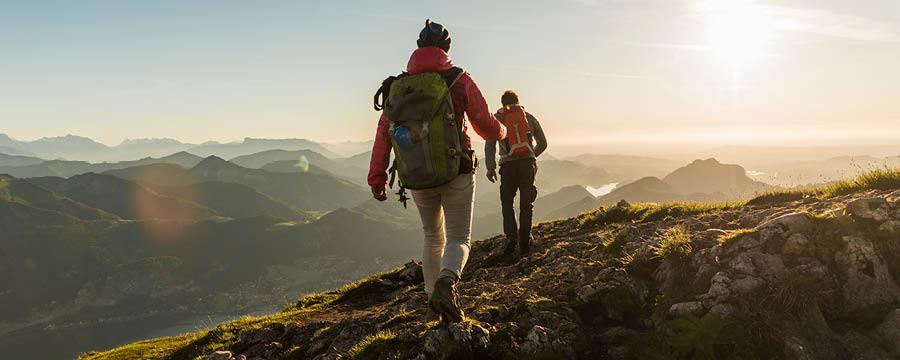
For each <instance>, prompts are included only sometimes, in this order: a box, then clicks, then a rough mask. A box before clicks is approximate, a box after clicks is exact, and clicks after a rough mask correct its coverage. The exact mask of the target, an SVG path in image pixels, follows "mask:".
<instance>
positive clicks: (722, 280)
mask: <svg viewBox="0 0 900 360" xmlns="http://www.w3.org/2000/svg"><path fill="white" fill-rule="evenodd" d="M730 285H731V278H729V277H728V274H727V273H725V272H724V271H719V272H717V273H716V274H715V275H713V277H712V280H711V281H710V285H709V290H708V291H707V292H706V294H703V295H700V296H699V298H700V299H701V300H703V301H708V302H711V303H713V304H717V303H720V302H722V301H725V300H726V299H728V297H730V296H731V289H730V288H729V287H730Z"/></svg>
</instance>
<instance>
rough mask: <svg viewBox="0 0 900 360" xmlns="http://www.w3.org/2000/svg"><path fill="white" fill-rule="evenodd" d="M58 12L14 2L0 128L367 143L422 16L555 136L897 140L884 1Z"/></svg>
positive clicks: (67, 7) (152, 7) (657, 140)
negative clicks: (386, 87) (380, 89)
mask: <svg viewBox="0 0 900 360" xmlns="http://www.w3.org/2000/svg"><path fill="white" fill-rule="evenodd" d="M512 4H516V5H517V6H516V11H515V12H510V11H508V9H509V7H510V6H512ZM45 5H46V4H43V3H42V2H33V3H28V4H16V5H12V6H10V7H8V8H7V9H5V11H4V13H3V14H0V24H2V25H0V29H3V32H4V33H6V34H7V35H6V36H5V37H4V40H6V44H7V45H6V46H5V47H6V50H7V51H6V54H5V55H4V56H3V57H2V58H0V65H2V66H3V68H4V69H5V70H3V71H0V74H2V77H3V78H4V83H5V86H4V88H3V89H0V118H2V119H4V120H3V128H2V131H0V132H5V133H7V134H10V136H13V137H15V138H17V139H23V140H28V139H35V138H40V137H43V136H57V135H61V134H66V133H71V134H76V135H80V136H86V137H90V138H92V139H95V140H97V141H100V142H102V143H104V144H107V145H116V144H118V143H119V142H121V140H122V139H123V138H159V137H170V138H176V139H179V140H181V141H185V142H189V143H200V142H203V141H207V140H215V141H220V142H229V141H233V140H238V139H242V138H244V137H254V138H308V139H316V140H319V141H325V142H341V141H345V140H351V141H365V140H369V139H371V137H372V133H373V130H374V126H375V120H376V119H377V113H376V112H374V111H373V110H372V109H371V97H372V93H373V92H374V90H375V88H376V87H377V86H378V84H379V83H380V81H381V80H382V79H383V78H384V77H385V76H387V75H391V74H395V73H397V72H399V71H400V70H402V69H403V67H404V65H405V63H406V60H407V58H408V56H409V53H410V52H411V51H412V50H413V49H414V44H415V39H416V36H417V34H418V31H419V29H420V28H421V26H422V22H423V20H424V19H425V18H427V17H432V18H434V19H435V20H437V21H440V22H442V23H444V24H445V25H446V26H448V28H449V29H450V31H451V33H452V36H453V39H454V42H453V48H452V51H451V56H452V57H453V58H454V60H455V61H456V62H457V63H458V64H459V65H460V66H462V67H464V68H465V69H466V70H468V71H469V72H471V73H472V75H473V76H474V78H475V79H476V81H477V82H478V83H479V85H480V86H481V88H482V90H483V91H484V93H485V96H486V97H487V99H488V102H489V104H490V106H491V107H492V108H493V107H496V106H497V105H498V103H499V101H498V97H499V93H500V92H501V91H502V90H503V89H506V88H513V89H516V90H518V91H519V92H520V94H521V97H522V101H523V104H525V106H526V107H527V108H528V109H529V111H531V112H533V113H534V114H535V115H537V116H538V117H539V118H540V119H541V120H542V123H543V124H544V128H545V130H546V131H547V132H548V134H549V135H551V141H552V142H553V143H557V144H589V145H602V144H612V145H615V144H623V145H622V146H623V147H624V146H628V145H640V144H648V143H649V144H657V145H660V144H672V145H675V146H680V145H681V144H688V145H690V144H694V143H697V144H701V145H703V146H716V145H760V146H771V145H803V146H809V145H817V144H818V145H821V143H834V144H844V145H869V144H872V143H884V144H885V145H890V144H891V143H897V140H898V139H900V107H897V106H896V94H898V93H900V71H897V69H896V64H897V63H898V60H900V25H898V24H900V4H898V3H896V2H892V1H888V0H881V1H869V2H865V3H848V2H844V1H836V0H829V1H815V2H814V1H805V0H783V1H748V0H719V1H701V0H679V1H637V2H626V1H591V0H580V1H575V0H572V1H566V2H553V3H544V2H527V3H523V2H515V3H513V2H496V3H494V2H492V3H490V4H484V3H480V2H473V3H470V4H468V5H469V6H459V5H458V4H433V5H428V6H427V10H425V8H426V6H423V5H420V4H418V3H412V2H398V3H391V4H386V5H385V4H377V5H375V4H368V3H354V2H347V3H339V4H332V3H328V4H324V3H301V2H275V3H268V4H267V6H250V5H245V4H240V3H221V2H215V3H212V2H193V3H190V4H182V3H178V2H172V1H163V2H154V3H145V4H137V3H107V2H99V1H89V2H83V3H77V4H76V3H54V6H52V7H50V6H45ZM50 8H52V9H53V10H52V11H50V10H47V9H50ZM523 24H524V25H523ZM498 54H502V56H501V55H498ZM660 146H661V145H660Z"/></svg>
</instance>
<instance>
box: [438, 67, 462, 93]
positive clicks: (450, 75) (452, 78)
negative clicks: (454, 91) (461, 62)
mask: <svg viewBox="0 0 900 360" xmlns="http://www.w3.org/2000/svg"><path fill="white" fill-rule="evenodd" d="M464 72H465V71H463V69H462V68H461V67H457V66H454V67H452V68H450V70H447V71H446V72H445V73H443V74H441V76H443V77H444V81H445V82H446V83H447V88H451V87H453V85H454V84H456V81H457V80H459V78H461V77H462V75H463V73H464Z"/></svg>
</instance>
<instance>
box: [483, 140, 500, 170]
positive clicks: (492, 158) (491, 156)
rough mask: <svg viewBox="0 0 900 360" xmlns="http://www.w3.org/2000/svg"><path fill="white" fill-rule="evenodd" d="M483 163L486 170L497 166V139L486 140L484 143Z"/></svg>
mask: <svg viewBox="0 0 900 360" xmlns="http://www.w3.org/2000/svg"><path fill="white" fill-rule="evenodd" d="M484 163H485V164H486V165H487V169H488V170H494V169H496V168H497V140H488V141H487V142H486V143H484Z"/></svg>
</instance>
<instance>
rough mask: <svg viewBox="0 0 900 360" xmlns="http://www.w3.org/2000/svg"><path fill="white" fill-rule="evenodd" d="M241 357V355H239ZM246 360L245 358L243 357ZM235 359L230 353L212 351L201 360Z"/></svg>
mask: <svg viewBox="0 0 900 360" xmlns="http://www.w3.org/2000/svg"><path fill="white" fill-rule="evenodd" d="M240 356H243V355H240ZM245 358H246V357H245ZM234 359H237V358H236V357H235V356H234V354H233V353H232V352H231V351H213V352H211V353H209V354H208V355H206V356H204V357H203V360H234Z"/></svg>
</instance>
